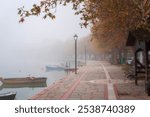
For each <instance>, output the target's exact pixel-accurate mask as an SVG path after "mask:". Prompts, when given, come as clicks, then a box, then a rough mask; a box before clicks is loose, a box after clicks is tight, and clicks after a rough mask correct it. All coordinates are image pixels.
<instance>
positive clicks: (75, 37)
mask: <svg viewBox="0 0 150 117" xmlns="http://www.w3.org/2000/svg"><path fill="white" fill-rule="evenodd" d="M77 39H78V35H76V34H75V35H74V40H75V74H77Z"/></svg>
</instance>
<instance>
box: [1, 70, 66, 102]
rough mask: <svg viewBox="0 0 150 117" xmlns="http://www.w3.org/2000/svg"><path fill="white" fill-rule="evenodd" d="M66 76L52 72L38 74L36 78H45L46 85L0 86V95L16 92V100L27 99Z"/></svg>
mask: <svg viewBox="0 0 150 117" xmlns="http://www.w3.org/2000/svg"><path fill="white" fill-rule="evenodd" d="M65 75H66V73H65V72H64V71H52V72H41V73H40V72H38V74H37V75H36V76H42V77H47V82H46V83H30V84H16V85H14V84H11V85H10V84H9V85H8V84H7V85H1V86H0V93H5V92H9V91H15V92H17V95H16V98H15V99H16V100H24V99H28V98H30V97H31V96H33V95H35V94H36V93H38V92H39V91H42V90H43V89H44V88H46V87H47V86H48V85H50V84H52V83H53V82H55V81H57V80H59V79H61V78H63V77H64V76H65Z"/></svg>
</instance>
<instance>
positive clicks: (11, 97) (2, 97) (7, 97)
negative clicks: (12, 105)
mask: <svg viewBox="0 0 150 117" xmlns="http://www.w3.org/2000/svg"><path fill="white" fill-rule="evenodd" d="M15 96H16V92H13V91H11V92H7V93H2V94H0V100H14V99H15Z"/></svg>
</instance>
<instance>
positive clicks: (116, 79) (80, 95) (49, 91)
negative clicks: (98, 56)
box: [29, 61, 150, 100]
mask: <svg viewBox="0 0 150 117" xmlns="http://www.w3.org/2000/svg"><path fill="white" fill-rule="evenodd" d="M29 99H30V100H117V99H119V100H121V99H150V97H148V96H147V94H146V93H145V91H144V81H143V80H141V81H139V86H136V85H134V80H129V79H127V78H125V76H124V72H123V71H122V69H121V66H117V65H111V64H110V63H107V62H104V61H88V62H87V65H86V66H83V67H80V68H79V69H78V73H77V74H75V73H70V74H69V75H68V76H67V77H65V78H62V79H60V80H59V81H57V82H54V83H53V84H51V85H49V86H48V87H46V88H45V89H44V90H42V91H41V92H39V93H37V94H36V95H34V96H32V97H30V98H29Z"/></svg>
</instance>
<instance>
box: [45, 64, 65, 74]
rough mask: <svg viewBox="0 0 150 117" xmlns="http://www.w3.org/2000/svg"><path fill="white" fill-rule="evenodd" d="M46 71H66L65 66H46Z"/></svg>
mask: <svg viewBox="0 0 150 117" xmlns="http://www.w3.org/2000/svg"><path fill="white" fill-rule="evenodd" d="M45 68H46V71H47V72H48V71H63V70H64V66H62V65H46V66H45Z"/></svg>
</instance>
